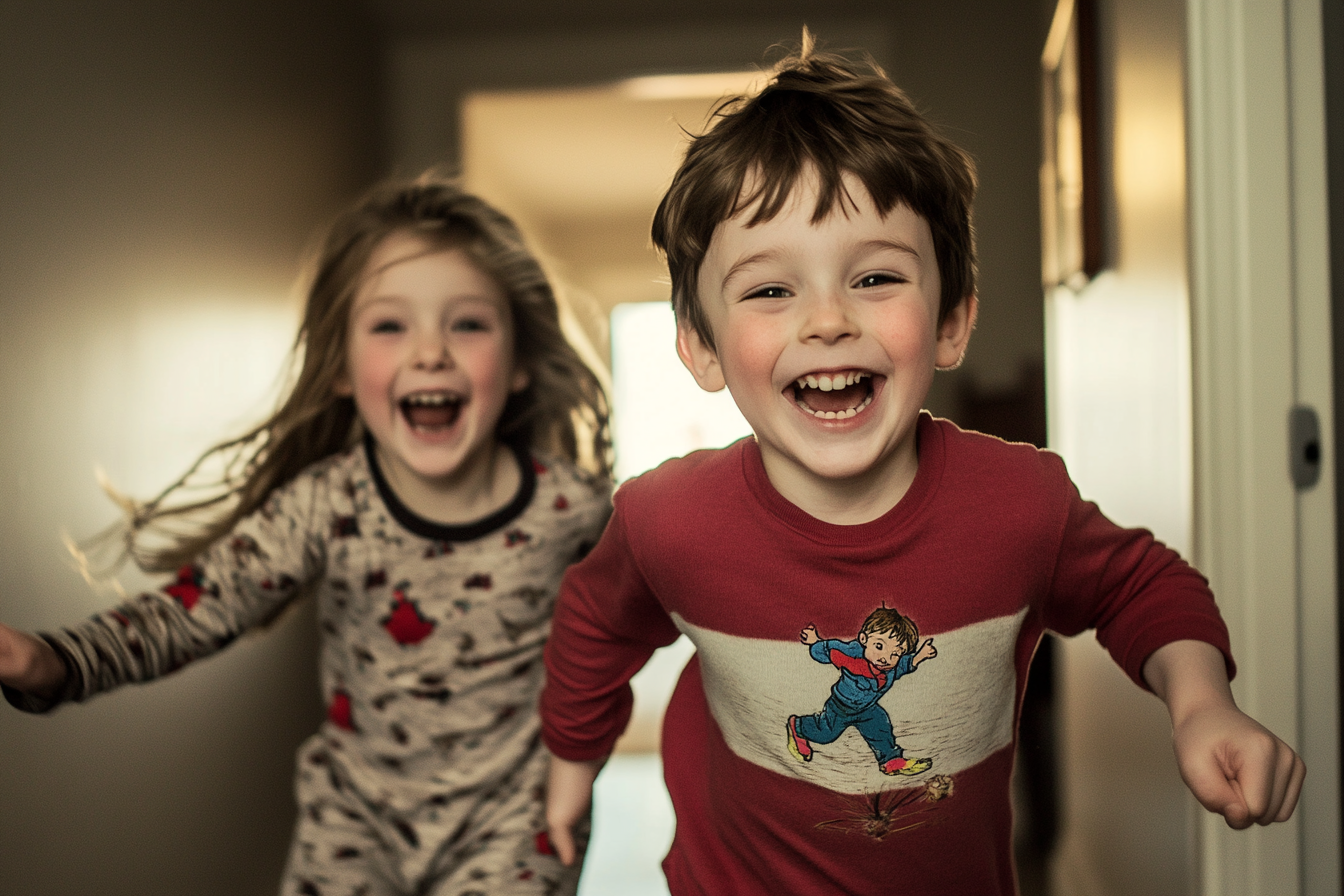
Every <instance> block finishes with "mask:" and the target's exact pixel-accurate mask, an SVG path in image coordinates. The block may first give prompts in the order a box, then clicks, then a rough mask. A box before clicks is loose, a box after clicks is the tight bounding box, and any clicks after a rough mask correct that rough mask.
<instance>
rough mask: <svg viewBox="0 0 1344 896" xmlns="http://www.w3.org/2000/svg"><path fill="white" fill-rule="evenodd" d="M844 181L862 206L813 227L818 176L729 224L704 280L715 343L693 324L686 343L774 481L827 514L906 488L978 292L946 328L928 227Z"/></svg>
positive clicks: (713, 248) (715, 243) (686, 352)
mask: <svg viewBox="0 0 1344 896" xmlns="http://www.w3.org/2000/svg"><path fill="white" fill-rule="evenodd" d="M845 184H846V187H847V188H848V191H849V196H850V197H851V198H852V199H853V205H850V204H849V203H848V202H845V203H843V204H842V205H839V206H837V207H836V208H835V209H833V210H832V211H831V213H830V214H829V215H828V216H827V217H826V218H825V219H823V220H822V221H821V222H819V223H817V224H813V223H812V221H811V217H812V212H813V210H814V208H815V207H816V187H815V183H814V182H809V181H804V182H800V184H799V185H798V187H797V188H796V189H795V190H794V191H793V194H792V196H791V197H790V199H789V202H788V203H787V204H786V206H785V207H784V209H783V210H782V211H781V212H780V213H779V214H778V215H776V216H775V218H773V219H772V220H770V221H766V222H764V223H762V224H758V225H756V226H755V227H747V226H745V223H744V221H745V220H746V219H749V218H750V213H751V212H752V211H754V209H748V210H747V211H746V212H743V213H742V214H739V215H738V216H737V217H735V218H732V219H730V220H727V221H724V222H723V223H722V224H720V225H719V226H718V229H717V230H715V232H714V237H713V239H712V240H711V242H710V246H709V251H708V252H707V253H706V255H705V259H704V262H703V263H702V265H701V268H700V274H699V278H698V280H697V286H698V290H699V300H700V303H701V305H702V306H703V308H704V311H705V317H706V319H707V320H708V322H709V325H710V328H711V330H712V332H713V334H714V339H715V342H716V343H717V350H716V351H711V350H710V349H709V348H708V347H707V346H705V345H704V343H703V342H702V341H701V340H700V339H699V337H698V336H697V335H696V334H695V333H694V331H693V330H691V329H690V328H688V327H681V328H680V329H679V332H678V339H677V346H678V351H679V353H680V354H681V356H682V360H683V361H684V362H685V363H686V366H687V367H688V368H690V370H691V372H692V374H694V375H695V377H696V380H697V381H698V382H699V383H700V385H701V386H702V387H703V388H705V389H708V390H710V391H715V390H717V389H720V388H723V386H724V385H725V384H726V385H727V387H728V390H729V391H730V392H731V393H732V396H733V399H734V400H735V401H736V402H737V406H738V407H739V408H740V409H741V411H742V414H743V416H744V417H746V419H747V422H748V423H749V424H750V425H751V428H752V430H753V431H754V432H755V434H756V438H757V441H758V442H759V444H760V447H761V455H762V458H763V460H764V462H765V468H766V472H767V474H768V475H769V477H770V480H771V482H772V484H773V485H774V486H775V488H776V489H778V490H779V491H780V493H781V494H783V495H784V497H786V498H788V499H789V500H791V501H793V502H794V503H795V504H797V505H799V506H801V507H802V508H803V509H804V510H808V511H809V512H811V513H813V515H815V516H822V517H823V518H826V513H824V512H822V513H818V512H817V509H816V508H821V509H822V510H823V511H824V510H825V508H826V506H827V502H828V501H830V502H831V503H832V504H835V505H836V506H841V505H840V503H839V502H838V501H837V500H836V499H837V498H838V499H842V500H843V501H848V502H853V501H855V500H867V501H869V502H870V503H871V502H872V501H873V500H874V499H875V500H876V501H877V503H878V504H881V503H882V501H883V496H887V497H890V498H891V500H890V501H889V502H888V503H886V506H885V507H879V508H878V509H879V510H880V511H884V510H885V509H886V508H887V507H890V506H892V505H894V504H895V503H896V501H897V500H899V498H900V496H901V495H903V494H904V493H905V490H906V488H908V487H909V484H910V482H911V481H913V479H914V473H915V470H916V468H917V459H916V453H915V423H916V420H917V419H918V415H919V410H920V408H921V407H922V406H923V403H924V398H925V396H926V395H927V394H928V391H929V385H930V383H931V382H932V379H933V372H934V368H935V367H952V366H955V365H956V364H957V363H958V362H959V361H960V360H961V356H962V353H963V351H964V350H965V347H966V342H967V340H968V339H969V337H970V331H971V326H972V324H973V322H974V316H975V300H974V297H969V298H967V299H966V300H964V301H962V302H961V303H960V304H959V305H958V306H957V307H956V308H955V309H954V310H953V311H952V312H951V313H950V314H949V315H948V317H947V319H946V320H945V321H944V322H943V324H942V325H939V323H938V305H939V297H940V288H941V282H940V279H939V273H938V260H937V258H936V257H935V255H934V248H933V237H932V235H931V233H930V231H929V226H928V223H927V222H926V221H925V220H924V219H923V218H922V217H920V216H919V215H917V214H915V213H914V212H913V211H911V210H910V209H909V208H907V207H906V206H904V205H898V206H896V208H894V209H893V210H892V211H891V213H890V214H888V215H887V216H886V217H883V216H881V215H880V214H878V212H877V209H876V208H875V207H874V205H873V202H872V200H871V199H870V198H869V196H868V192H867V190H865V189H864V187H863V186H862V184H861V183H859V181H858V180H856V179H854V178H851V177H848V176H847V177H846V179H845ZM875 515H880V512H879V513H876V514H875ZM868 518H873V515H869V516H868ZM835 521H844V520H839V519H837V520H835ZM857 521H862V520H857Z"/></svg>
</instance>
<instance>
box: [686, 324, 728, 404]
mask: <svg viewBox="0 0 1344 896" xmlns="http://www.w3.org/2000/svg"><path fill="white" fill-rule="evenodd" d="M677 355H679V356H680V357H681V363H683V364H685V365H686V369H687V370H689V371H690V372H691V376H693V377H695V381H696V382H697V383H698V384H699V385H700V388H701V389H704V390H705V391H706V392H718V391H719V390H720V389H722V388H723V387H724V386H726V385H727V383H726V382H725V381H724V379H723V368H721V367H720V366H719V356H718V354H717V353H716V352H715V351H714V349H712V348H710V347H709V346H707V345H705V341H704V340H703V339H701V338H700V334H699V333H697V332H696V331H695V327H692V326H691V325H690V324H688V323H686V322H684V321H680V320H679V321H677Z"/></svg>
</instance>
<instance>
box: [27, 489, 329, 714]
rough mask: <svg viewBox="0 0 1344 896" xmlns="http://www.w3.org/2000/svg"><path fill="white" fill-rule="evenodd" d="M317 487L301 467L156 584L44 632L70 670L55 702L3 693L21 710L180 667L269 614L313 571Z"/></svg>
mask: <svg viewBox="0 0 1344 896" xmlns="http://www.w3.org/2000/svg"><path fill="white" fill-rule="evenodd" d="M324 487H325V480H324V478H323V477H321V476H314V475H311V474H309V473H305V474H303V475H300V477H299V478H298V479H296V480H295V481H294V482H292V483H290V484H288V485H286V486H284V487H282V488H280V489H277V490H276V491H275V492H274V493H273V494H272V495H271V496H270V497H269V498H268V499H267V501H266V503H265V504H264V505H263V506H262V507H261V508H260V509H258V510H257V511H256V512H255V513H253V514H252V515H250V516H249V517H247V518H245V519H243V520H241V521H240V522H239V524H238V525H237V526H236V527H235V529H234V530H233V532H231V533H230V534H229V535H226V536H225V537H224V538H222V539H220V540H219V541H218V542H216V543H215V544H214V545H213V546H212V547H211V548H210V549H209V550H207V551H206V552H205V553H204V554H202V555H201V556H200V557H199V558H198V559H197V561H196V562H194V563H192V564H189V565H187V566H184V567H183V568H182V569H181V570H179V571H178V574H177V577H176V579H175V580H174V581H172V582H170V583H167V584H165V585H164V587H162V588H161V589H159V590H157V591H151V592H145V593H142V594H140V595H138V596H136V597H133V598H131V599H129V600H126V601H123V602H122V603H120V604H118V605H116V606H114V607H112V608H110V609H108V610H105V611H103V612H101V613H98V614H96V615H94V616H93V617H91V618H89V619H88V620H86V621H84V622H83V623H81V624H79V625H75V626H72V627H70V628H66V629H63V630H62V631H60V632H53V633H43V637H44V638H45V639H46V640H47V642H48V643H50V644H51V645H52V646H53V647H54V648H55V649H56V651H57V653H58V654H60V656H61V658H62V659H63V660H64V661H65V663H66V665H67V668H68V669H69V671H70V675H69V676H68V678H67V681H66V687H65V689H64V691H63V692H62V693H61V694H59V695H57V698H56V699H54V700H40V699H37V698H35V697H32V696H31V695H25V694H19V693H17V692H13V691H8V690H7V691H6V697H7V698H8V699H9V700H10V702H11V703H12V704H14V705H15V706H17V707H18V708H19V709H23V710H27V711H29V712H44V711H46V710H48V709H50V708H52V707H53V706H55V705H56V704H58V703H61V702H65V701H71V700H73V701H84V700H87V699H89V698H90V697H92V696H94V695H95V694H98V693H101V692H103V691H108V690H111V689H113V688H115V687H119V686H120V685H123V684H129V683H133V682H144V681H149V680H152V679H155V678H158V677H160V676H163V675H166V674H168V673H170V672H173V671H175V670H177V669H180V668H182V667H183V666H185V665H187V664H188V663H190V662H192V661H194V660H197V659H200V658H202V657H205V656H208V655H210V654H212V653H214V652H216V651H218V650H220V649H222V648H223V647H225V646H227V645H228V644H230V643H232V642H233V641H234V640H235V639H236V638H237V637H238V636H239V635H240V634H242V633H243V632H245V631H246V630H248V629H249V628H252V627H254V626H256V625H259V624H261V623H264V622H266V621H268V620H270V619H272V618H274V617H275V615H276V614H277V613H279V612H280V611H281V610H282V609H283V608H284V607H285V605H286V604H287V603H288V602H289V601H290V600H291V599H293V598H294V596H295V595H296V594H298V593H299V592H300V591H301V590H302V589H303V586H304V585H305V584H306V583H308V582H309V581H311V580H312V579H313V577H314V576H316V575H317V574H318V572H319V570H320V569H321V565H322V560H323V556H322V553H323V548H322V539H321V534H322V532H321V528H320V527H321V522H320V521H319V520H317V519H315V516H316V512H315V507H316V505H317V497H318V495H319V494H320V492H321V490H322V489H323V488H324Z"/></svg>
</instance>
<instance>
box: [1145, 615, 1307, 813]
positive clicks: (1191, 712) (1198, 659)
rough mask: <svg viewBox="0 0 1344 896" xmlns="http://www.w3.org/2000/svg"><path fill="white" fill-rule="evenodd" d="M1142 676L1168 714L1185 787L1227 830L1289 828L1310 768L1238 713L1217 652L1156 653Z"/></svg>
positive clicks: (1170, 647) (1181, 649)
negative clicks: (1275, 824)
mask: <svg viewBox="0 0 1344 896" xmlns="http://www.w3.org/2000/svg"><path fill="white" fill-rule="evenodd" d="M1143 676H1144V678H1145V680H1147V682H1148V684H1149V686H1150V687H1152V689H1153V692H1154V693H1156V694H1157V695H1158V696H1159V697H1161V698H1162V699H1163V701H1164V702H1166V704H1167V709H1168V711H1169V712H1170V713H1171V723H1172V740H1173V743H1174V746H1175V750H1176V764H1177V767H1178V768H1179V769H1180V772H1181V777H1182V778H1183V779H1184V780H1185V783H1186V786H1188V787H1189V788H1190V791H1191V792H1192V793H1193V794H1194V795H1195V798H1196V799H1197V800H1199V802H1200V803H1201V804H1202V805H1203V806H1204V807H1205V808H1206V809H1208V810H1209V811H1210V812H1217V813H1218V814H1220V815H1222V816H1223V818H1224V819H1225V820H1226V821H1227V824H1228V826H1229V827H1232V828H1236V829H1238V830H1240V829H1242V828H1246V827H1250V825H1252V824H1262V825H1265V824H1271V823H1273V822H1276V821H1287V820H1288V818H1289V817H1290V816H1291V815H1292V814H1293V809H1294V808H1296V807H1297V799H1298V796H1299V795H1300V794H1301V793H1302V780H1303V778H1304V777H1305V776H1306V773H1307V767H1306V765H1305V764H1304V763H1303V762H1302V759H1301V757H1300V756H1298V755H1297V753H1295V752H1293V749H1292V747H1289V746H1288V745H1287V744H1286V743H1284V742H1283V741H1282V740H1281V739H1279V738H1278V737H1276V736H1275V735H1274V733H1273V732H1271V731H1270V730H1269V729H1267V728H1265V727H1264V726H1263V725H1261V724H1260V723H1259V722H1257V721H1255V719H1252V718H1251V717H1250V716H1248V715H1246V714H1245V713H1243V712H1242V711H1241V710H1240V709H1238V708H1237V705H1236V703H1235V702H1234V701H1233V699H1232V690H1231V688H1229V687H1228V684H1227V671H1226V666H1225V664H1224V662H1223V657H1222V654H1221V653H1219V652H1218V650H1217V648H1215V647H1213V646H1212V645H1210V644H1205V643H1203V642H1201V641H1176V642H1174V643H1171V644H1167V645H1166V646H1164V647H1162V648H1160V649H1158V650H1157V651H1155V652H1154V653H1153V655H1152V656H1151V657H1149V658H1148V661H1147V662H1146V663H1145V664H1144V667H1143Z"/></svg>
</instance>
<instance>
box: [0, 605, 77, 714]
mask: <svg viewBox="0 0 1344 896" xmlns="http://www.w3.org/2000/svg"><path fill="white" fill-rule="evenodd" d="M66 674H67V673H66V669H65V663H64V662H62V661H61V658H60V656H59V655H57V653H56V651H55V650H54V649H53V648H52V646H51V645H50V644H48V643H47V642H46V641H43V640H42V639H41V638H38V637H34V636H33V635H30V634H28V633H27V632H21V631H19V630H18V629H15V628H10V627H9V626H7V625H5V624H4V623H0V684H4V685H6V686H8V687H11V688H13V689H14V690H16V691H22V692H24V693H25V694H32V695H34V696H36V697H51V696H53V695H55V694H56V693H58V692H59V691H60V690H61V686H62V685H63V684H65V677H66Z"/></svg>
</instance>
